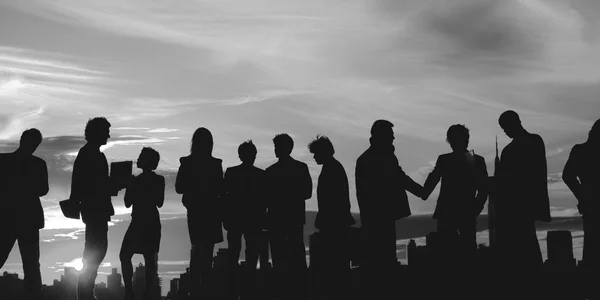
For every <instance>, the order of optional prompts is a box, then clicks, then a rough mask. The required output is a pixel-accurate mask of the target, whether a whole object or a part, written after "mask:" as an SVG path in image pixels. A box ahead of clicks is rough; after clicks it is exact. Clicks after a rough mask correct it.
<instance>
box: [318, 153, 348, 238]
mask: <svg viewBox="0 0 600 300" xmlns="http://www.w3.org/2000/svg"><path fill="white" fill-rule="evenodd" d="M317 204H318V205H319V211H318V212H317V218H316V219H315V227H316V228H317V229H319V230H325V229H329V228H338V229H339V228H344V227H346V226H351V225H354V224H355V223H356V221H355V220H354V218H353V217H352V214H351V213H350V191H349V186H348V176H347V175H346V170H344V166H342V164H341V163H340V162H339V161H338V160H337V159H335V158H333V160H332V162H331V163H328V164H324V165H323V168H322V169H321V174H320V175H319V182H318V185H317Z"/></svg>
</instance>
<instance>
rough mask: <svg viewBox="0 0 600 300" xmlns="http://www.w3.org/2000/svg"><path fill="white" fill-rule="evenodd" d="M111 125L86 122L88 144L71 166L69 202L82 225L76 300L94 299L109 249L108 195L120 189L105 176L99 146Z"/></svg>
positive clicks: (98, 120)
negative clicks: (77, 205)
mask: <svg viewBox="0 0 600 300" xmlns="http://www.w3.org/2000/svg"><path fill="white" fill-rule="evenodd" d="M109 129H110V123H109V122H108V121H107V120H106V119H105V118H103V117H98V118H93V119H91V120H89V121H88V123H87V125H86V128H85V138H86V140H87V143H86V144H85V145H84V146H83V147H81V149H80V150H79V153H78V154H77V158H75V162H74V164H73V174H72V177H71V196H70V199H72V200H75V201H77V202H79V203H80V206H81V218H82V220H83V223H85V246H84V250H83V265H84V266H83V269H82V271H81V273H80V274H79V279H78V284H77V293H78V297H79V300H88V299H95V297H94V292H93V291H94V282H95V281H96V276H97V274H98V268H99V267H100V264H101V263H102V260H103V259H104V257H105V256H106V251H107V249H108V222H109V221H110V217H111V216H112V215H114V214H115V210H114V208H113V205H112V202H111V195H112V194H114V191H115V190H119V189H122V188H123V187H121V186H118V185H117V184H116V183H115V182H113V180H111V178H110V177H109V173H108V162H107V160H106V156H105V155H104V153H102V152H100V146H102V145H105V144H106V142H107V140H108V139H109V138H110V130H109Z"/></svg>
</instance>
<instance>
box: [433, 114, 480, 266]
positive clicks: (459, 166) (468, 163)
mask: <svg viewBox="0 0 600 300" xmlns="http://www.w3.org/2000/svg"><path fill="white" fill-rule="evenodd" d="M446 141H447V142H448V143H449V144H450V147H451V148H452V152H450V153H446V154H442V155H440V156H439V157H438V158H437V161H436V163H435V167H434V169H433V171H431V173H429V176H427V180H426V181H425V184H424V189H425V193H424V195H423V200H426V199H427V197H429V195H431V193H432V192H433V189H434V188H435V187H436V186H437V184H438V183H439V182H440V180H441V181H442V185H441V188H440V194H439V197H438V199H437V204H436V207H435V212H434V213H433V218H434V219H436V220H437V232H438V233H439V234H440V236H441V237H442V238H443V239H444V241H445V242H446V244H447V245H448V246H449V248H448V249H459V250H460V251H461V252H463V251H468V253H463V254H468V255H470V257H469V258H473V256H474V255H475V250H476V249H477V239H476V233H477V227H476V225H477V220H476V217H477V216H478V215H479V214H480V213H481V211H482V210H483V207H484V205H485V202H486V201H487V196H488V191H487V188H486V181H487V178H488V173H487V167H486V164H485V159H484V158H483V157H481V156H479V155H476V154H474V153H473V152H471V151H469V150H467V147H468V146H469V129H468V128H466V127H465V126H464V125H459V124H456V125H452V126H450V128H448V131H447V134H446ZM456 238H458V239H457V240H455V239H456ZM457 241H460V243H462V247H456V242H457ZM454 260H456V259H454ZM461 263H462V262H461Z"/></svg>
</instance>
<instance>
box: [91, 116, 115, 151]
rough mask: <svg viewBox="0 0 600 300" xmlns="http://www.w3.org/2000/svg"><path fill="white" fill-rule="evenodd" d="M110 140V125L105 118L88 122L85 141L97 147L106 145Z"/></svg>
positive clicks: (97, 118)
mask: <svg viewBox="0 0 600 300" xmlns="http://www.w3.org/2000/svg"><path fill="white" fill-rule="evenodd" d="M109 138H110V123H109V122H108V120H106V118H104V117H96V118H93V119H90V120H88V122H87V124H86V125H85V140H86V141H88V142H89V143H92V144H95V145H99V146H101V145H106V142H107V141H108V139H109Z"/></svg>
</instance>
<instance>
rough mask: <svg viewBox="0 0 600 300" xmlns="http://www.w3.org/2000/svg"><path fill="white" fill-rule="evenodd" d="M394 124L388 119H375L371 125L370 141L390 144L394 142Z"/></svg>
mask: <svg viewBox="0 0 600 300" xmlns="http://www.w3.org/2000/svg"><path fill="white" fill-rule="evenodd" d="M393 127H394V124H392V122H390V121H388V120H377V121H375V122H374V123H373V125H372V126H371V142H373V143H376V144H382V145H383V144H385V145H392V144H393V143H394V130H393V129H392V128H393Z"/></svg>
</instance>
